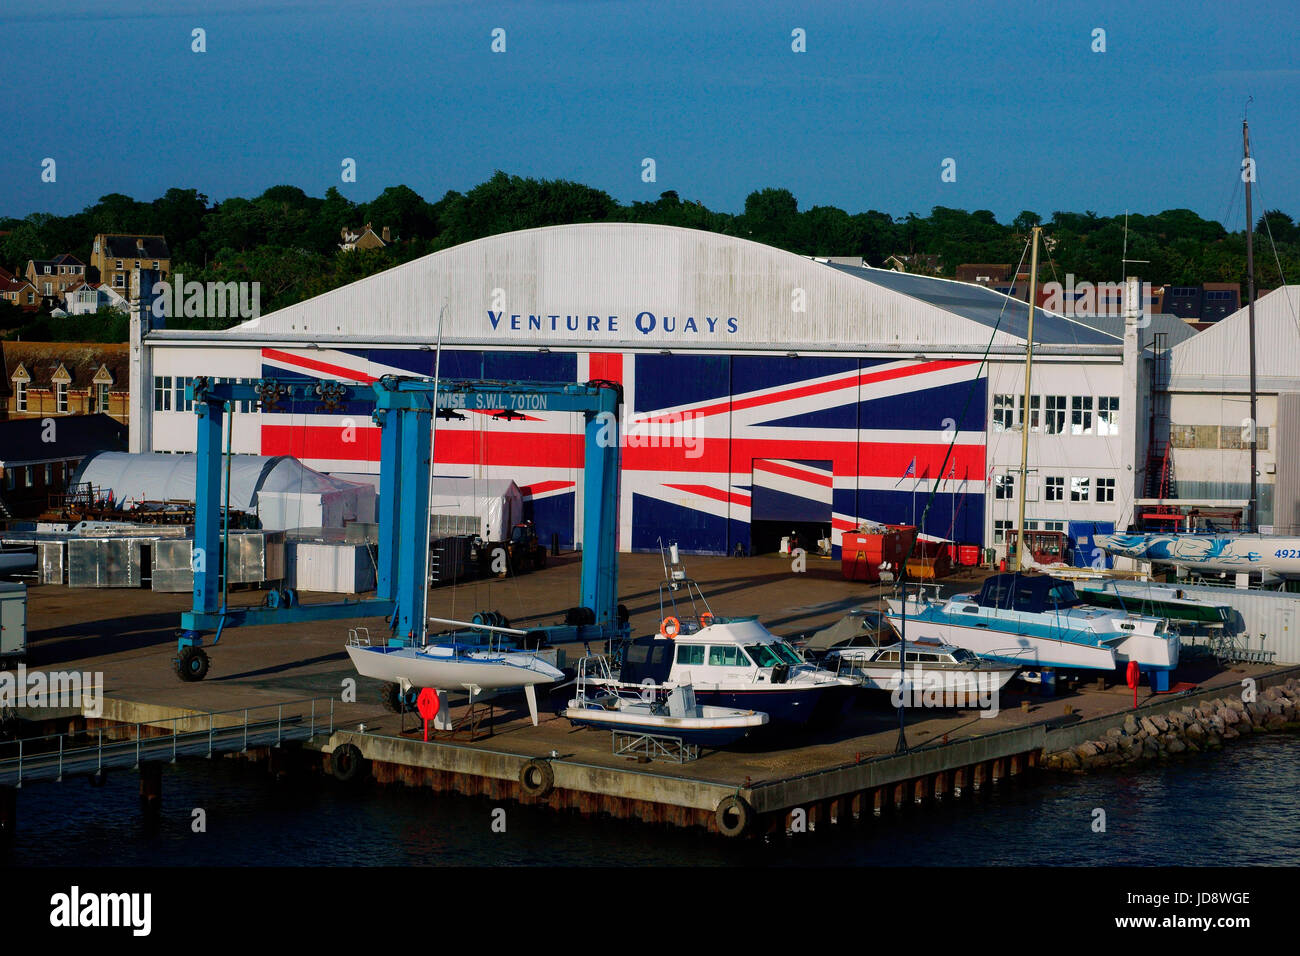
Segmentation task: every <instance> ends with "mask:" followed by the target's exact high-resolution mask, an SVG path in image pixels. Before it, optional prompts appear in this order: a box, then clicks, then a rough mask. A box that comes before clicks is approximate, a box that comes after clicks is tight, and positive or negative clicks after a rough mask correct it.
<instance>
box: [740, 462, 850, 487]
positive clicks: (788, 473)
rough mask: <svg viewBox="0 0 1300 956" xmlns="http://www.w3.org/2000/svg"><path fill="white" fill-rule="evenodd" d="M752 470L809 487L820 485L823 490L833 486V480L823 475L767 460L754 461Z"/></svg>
mask: <svg viewBox="0 0 1300 956" xmlns="http://www.w3.org/2000/svg"><path fill="white" fill-rule="evenodd" d="M754 470H755V471H767V472H771V473H772V474H774V475H781V476H782V477H783V478H797V479H798V480H799V481H804V482H807V483H808V484H810V485H821V486H822V487H823V488H830V487H831V486H833V485H834V484H835V480H834V479H833V478H832V477H831V476H830V475H827V474H825V473H818V472H815V471H805V470H803V469H801V468H794V467H791V466H790V465H784V464H782V463H781V462H778V461H772V460H771V459H767V458H763V459H759V460H757V461H755V462H754Z"/></svg>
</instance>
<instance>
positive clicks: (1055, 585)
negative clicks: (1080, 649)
mask: <svg viewBox="0 0 1300 956" xmlns="http://www.w3.org/2000/svg"><path fill="white" fill-rule="evenodd" d="M974 603H975V604H977V605H979V606H980V607H988V608H997V609H998V610H1002V611H1021V612H1024V613H1026V614H1046V613H1050V612H1051V611H1062V610H1065V609H1066V608H1072V607H1079V606H1080V605H1081V604H1083V601H1082V600H1080V598H1079V595H1078V594H1077V593H1076V592H1075V590H1074V585H1073V584H1071V583H1070V582H1069V581H1062V580H1061V579H1060V578H1054V577H1052V576H1051V575H1050V574H995V575H993V576H992V577H991V578H989V579H988V580H986V581H985V582H984V586H983V587H982V588H980V592H979V594H978V595H976V596H975V600H974Z"/></svg>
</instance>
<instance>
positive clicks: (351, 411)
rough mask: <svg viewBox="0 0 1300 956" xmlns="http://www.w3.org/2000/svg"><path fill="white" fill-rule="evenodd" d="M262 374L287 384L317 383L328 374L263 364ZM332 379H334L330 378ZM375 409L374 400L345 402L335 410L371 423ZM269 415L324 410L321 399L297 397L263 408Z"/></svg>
mask: <svg viewBox="0 0 1300 956" xmlns="http://www.w3.org/2000/svg"><path fill="white" fill-rule="evenodd" d="M262 376H263V377H264V378H273V379H275V380H276V381H280V382H285V383H286V384H288V383H292V384H299V383H312V384H314V383H316V382H319V381H321V380H322V378H328V377H327V376H320V375H312V374H309V373H306V372H293V371H290V370H288V369H283V368H279V367H278V366H275V367H273V366H270V365H263V366H262ZM330 380H332V379H330ZM374 410H375V403H374V402H369V401H367V402H344V403H343V404H342V405H340V406H339V407H338V409H337V410H336V411H335V412H334V414H337V415H339V416H351V417H353V418H356V419H357V424H359V425H361V424H369V423H370V413H371V412H373V411H374ZM263 411H264V412H265V413H266V414H268V415H314V414H317V413H319V412H323V411H324V407H323V406H322V405H321V403H320V401H319V399H311V400H309V401H300V400H297V399H295V400H294V401H290V402H281V403H280V404H279V406H277V407H276V408H268V409H264V410H263Z"/></svg>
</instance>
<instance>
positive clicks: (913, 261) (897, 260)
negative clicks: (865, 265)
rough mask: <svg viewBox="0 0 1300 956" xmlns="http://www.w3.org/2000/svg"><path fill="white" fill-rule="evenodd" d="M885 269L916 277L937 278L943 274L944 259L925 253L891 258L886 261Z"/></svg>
mask: <svg viewBox="0 0 1300 956" xmlns="http://www.w3.org/2000/svg"><path fill="white" fill-rule="evenodd" d="M885 268H886V269H893V270H894V271H895V272H910V273H913V274H914V275H926V276H937V275H940V274H941V273H942V272H943V257H942V256H939V255H935V254H933V253H923V252H918V253H915V254H907V255H898V256H890V257H889V258H887V259H886V260H885Z"/></svg>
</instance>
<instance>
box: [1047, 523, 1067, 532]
mask: <svg viewBox="0 0 1300 956" xmlns="http://www.w3.org/2000/svg"><path fill="white" fill-rule="evenodd" d="M1043 530H1044V531H1064V530H1065V522H1064V521H1044V522H1043Z"/></svg>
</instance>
